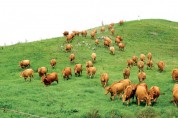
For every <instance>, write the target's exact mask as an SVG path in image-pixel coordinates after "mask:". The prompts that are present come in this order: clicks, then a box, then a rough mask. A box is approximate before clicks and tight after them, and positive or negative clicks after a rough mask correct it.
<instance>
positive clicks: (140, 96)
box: [135, 85, 151, 106]
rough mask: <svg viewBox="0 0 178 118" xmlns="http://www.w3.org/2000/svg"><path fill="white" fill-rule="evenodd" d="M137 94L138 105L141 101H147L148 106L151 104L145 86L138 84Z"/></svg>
mask: <svg viewBox="0 0 178 118" xmlns="http://www.w3.org/2000/svg"><path fill="white" fill-rule="evenodd" d="M135 96H136V99H137V104H138V106H139V105H140V102H146V106H148V105H151V99H150V96H149V94H148V91H147V88H146V87H145V86H143V85H137V88H136V92H135Z"/></svg>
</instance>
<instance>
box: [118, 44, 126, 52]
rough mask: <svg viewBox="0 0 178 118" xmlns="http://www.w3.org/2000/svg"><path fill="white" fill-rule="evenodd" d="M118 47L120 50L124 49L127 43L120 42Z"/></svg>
mask: <svg viewBox="0 0 178 118" xmlns="http://www.w3.org/2000/svg"><path fill="white" fill-rule="evenodd" d="M118 47H119V50H121V51H124V48H125V44H123V43H119V44H118Z"/></svg>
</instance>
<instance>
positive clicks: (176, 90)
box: [172, 84, 178, 106]
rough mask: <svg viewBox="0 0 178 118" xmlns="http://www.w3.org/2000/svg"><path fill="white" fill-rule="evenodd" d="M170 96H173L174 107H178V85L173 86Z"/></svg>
mask: <svg viewBox="0 0 178 118" xmlns="http://www.w3.org/2000/svg"><path fill="white" fill-rule="evenodd" d="M172 95H173V100H172V102H173V103H174V105H175V106H177V105H178V84H174V87H173V89H172Z"/></svg>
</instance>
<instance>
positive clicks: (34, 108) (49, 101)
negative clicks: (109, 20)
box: [0, 19, 178, 118]
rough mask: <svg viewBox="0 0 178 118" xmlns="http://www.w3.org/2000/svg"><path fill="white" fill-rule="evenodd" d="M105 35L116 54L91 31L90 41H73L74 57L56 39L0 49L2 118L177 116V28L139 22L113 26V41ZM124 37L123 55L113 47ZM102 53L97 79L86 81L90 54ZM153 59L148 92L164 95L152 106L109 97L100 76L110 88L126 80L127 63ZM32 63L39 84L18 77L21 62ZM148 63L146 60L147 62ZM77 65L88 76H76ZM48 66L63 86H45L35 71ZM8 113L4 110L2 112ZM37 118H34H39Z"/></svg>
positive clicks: (133, 76) (169, 24)
mask: <svg viewBox="0 0 178 118" xmlns="http://www.w3.org/2000/svg"><path fill="white" fill-rule="evenodd" d="M105 27H106V31H105V32H104V33H101V32H100V28H101V27H96V28H94V29H97V34H96V37H97V38H99V37H103V36H109V37H110V38H111V39H112V46H114V47H115V55H111V54H110V53H109V50H108V49H107V48H106V47H104V46H103V40H100V43H99V46H96V45H95V42H94V41H95V40H94V39H91V37H90V32H91V31H92V30H93V29H89V30H88V35H87V37H82V36H76V37H75V38H74V39H73V41H72V42H71V44H72V46H73V48H72V51H71V52H68V53H66V52H65V45H66V38H65V37H57V38H52V39H46V40H41V41H35V42H30V43H22V44H16V45H12V46H7V47H0V55H1V56H0V72H1V76H0V88H1V89H0V90H1V93H0V108H1V110H0V114H1V116H2V117H4V118H9V117H18V118H25V117H27V115H26V114H21V113H15V112H12V111H8V110H16V111H18V112H23V113H29V114H32V115H36V116H40V117H48V118H54V117H60V118H63V117H67V118H69V117H72V118H76V117H92V115H95V116H96V117H97V116H98V117H99V116H100V117H102V118H103V117H111V118H114V117H116V115H117V117H118V116H120V117H139V116H140V117H144V115H147V116H149V117H165V118H167V117H177V116H178V110H177V108H176V107H175V106H174V104H173V103H170V100H172V88H173V85H174V83H175V82H174V81H173V80H172V77H171V72H172V69H174V68H178V53H177V51H178V23H176V22H171V21H167V20H162V19H145V20H140V21H129V22H124V24H123V25H122V26H119V25H118V23H116V24H115V25H114V29H115V34H114V36H113V35H111V33H110V32H109V31H108V29H107V26H105ZM118 35H120V36H122V37H123V43H125V45H126V47H125V50H124V51H120V50H119V49H118V46H117V45H116V44H115V43H114V40H115V37H116V36H118ZM92 52H95V53H96V54H97V59H96V62H95V63H94V66H95V67H96V68H97V72H96V75H95V77H94V78H92V79H89V78H87V76H86V69H85V63H86V61H88V60H91V53H92ZM148 52H151V53H152V55H153V65H154V67H153V69H152V70H150V69H148V70H147V69H146V65H145V67H144V70H145V72H146V74H147V78H146V80H145V82H146V83H147V85H148V87H149V88H150V87H151V86H154V85H156V86H159V87H160V90H161V95H160V97H159V98H158V100H157V103H155V104H154V105H153V106H151V107H145V104H144V103H143V104H141V106H137V104H136V103H135V100H134V102H133V103H132V102H131V104H130V105H129V106H128V107H127V106H126V105H123V104H122V100H121V99H120V100H118V98H117V97H116V98H115V100H114V101H111V100H110V94H108V95H104V92H105V90H104V88H102V86H101V83H100V74H101V73H103V72H107V73H108V74H109V83H108V85H111V84H112V83H113V82H115V81H119V80H121V79H123V75H122V72H123V69H124V68H125V67H126V66H127V63H126V62H127V60H128V59H131V58H132V56H133V55H136V56H137V57H139V55H140V54H141V53H143V54H145V55H147V54H148ZM71 53H74V54H75V55H76V59H75V61H74V63H70V62H69V55H70V54H71ZM52 58H55V59H56V60H57V65H56V66H55V68H54V69H52V68H51V67H50V60H51V59H52ZM23 59H29V60H30V61H31V68H32V69H34V70H35V74H34V79H32V81H31V82H30V81H29V80H27V81H24V79H23V78H20V76H19V74H20V72H21V71H23V69H21V68H20V67H19V61H21V60H23ZM160 60H162V61H164V62H165V70H164V71H163V72H159V71H158V67H157V65H156V63H157V62H158V61H160ZM146 61H147V59H146ZM76 63H81V64H82V65H83V74H82V76H80V77H75V75H74V71H73V69H74V66H75V64H76ZM42 66H46V67H47V68H48V73H51V72H57V73H58V77H59V83H58V84H57V83H56V82H54V83H52V84H51V85H50V86H47V87H45V86H44V84H43V83H41V78H40V77H39V76H38V73H37V72H36V70H37V68H39V67H42ZM65 67H71V68H72V74H73V76H72V78H71V79H69V80H64V79H63V77H62V70H63V69H64V68H65ZM137 73H138V68H137V67H136V66H134V67H132V68H131V75H130V80H131V81H132V83H138V78H137ZM4 108H5V109H6V110H7V111H6V110H5V111H3V109H4ZM34 117H35V116H34Z"/></svg>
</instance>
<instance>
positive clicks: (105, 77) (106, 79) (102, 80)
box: [100, 73, 109, 87]
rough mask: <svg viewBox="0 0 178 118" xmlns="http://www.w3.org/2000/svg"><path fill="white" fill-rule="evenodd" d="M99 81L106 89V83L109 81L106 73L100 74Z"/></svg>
mask: <svg viewBox="0 0 178 118" xmlns="http://www.w3.org/2000/svg"><path fill="white" fill-rule="evenodd" d="M100 81H101V84H102V86H103V87H106V85H107V83H108V81H109V75H108V73H102V74H101V75H100Z"/></svg>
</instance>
